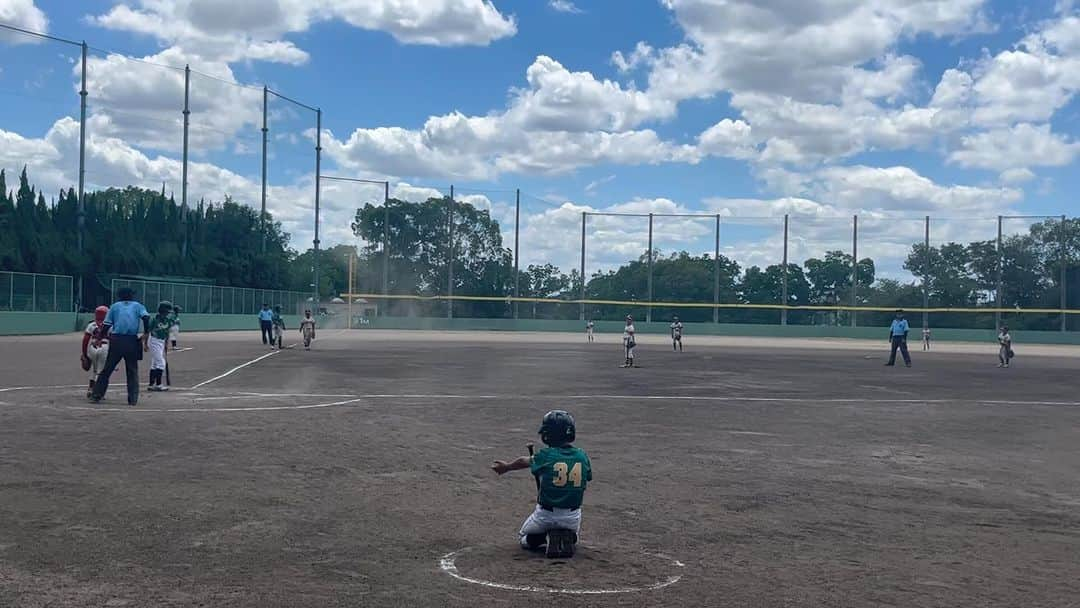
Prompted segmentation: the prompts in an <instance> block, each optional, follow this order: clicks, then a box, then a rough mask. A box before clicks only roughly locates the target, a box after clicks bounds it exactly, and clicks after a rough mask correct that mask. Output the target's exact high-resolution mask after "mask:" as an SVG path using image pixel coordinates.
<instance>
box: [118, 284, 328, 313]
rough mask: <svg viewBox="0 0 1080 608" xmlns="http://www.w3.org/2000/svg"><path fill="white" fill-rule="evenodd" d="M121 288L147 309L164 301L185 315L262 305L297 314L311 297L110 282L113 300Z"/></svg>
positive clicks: (242, 289)
mask: <svg viewBox="0 0 1080 608" xmlns="http://www.w3.org/2000/svg"><path fill="white" fill-rule="evenodd" d="M122 287H130V288H132V289H134V290H135V294H136V298H137V299H138V300H139V301H140V302H142V303H143V304H144V305H145V306H146V307H147V308H150V309H153V308H154V307H156V306H157V304H158V302H161V301H162V300H168V301H169V302H172V303H173V305H174V306H180V307H181V308H183V311H184V312H185V313H188V314H205V315H253V314H255V313H257V312H258V311H259V309H260V308H262V305H263V304H269V305H270V306H280V307H281V309H282V310H283V311H284V312H285V313H286V314H298V313H299V312H300V311H301V310H302V309H303V308H304V307H305V306H310V304H309V302H310V300H309V299H310V297H311V294H307V293H301V292H299V291H280V290H275V289H249V288H246V287H218V286H216V285H195V284H187V283H169V282H164V281H142V280H132V279H113V280H112V293H113V296H114V297H115V295H116V292H117V290H118V289H120V288H122Z"/></svg>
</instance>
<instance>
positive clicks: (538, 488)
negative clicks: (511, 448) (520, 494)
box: [525, 443, 540, 493]
mask: <svg viewBox="0 0 1080 608" xmlns="http://www.w3.org/2000/svg"><path fill="white" fill-rule="evenodd" d="M525 447H527V448H529V459H530V460H532V457H533V444H532V443H526V444H525ZM533 479H535V480H536V491H537V493H539V492H540V477H534V478H533Z"/></svg>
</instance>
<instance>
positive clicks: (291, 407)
mask: <svg viewBox="0 0 1080 608" xmlns="http://www.w3.org/2000/svg"><path fill="white" fill-rule="evenodd" d="M363 400H364V398H362V397H361V398H357V399H347V400H345V401H332V402H330V403H312V404H309V405H267V406H258V407H176V408H145V407H141V406H138V405H135V406H128V407H93V406H88V405H72V406H67V407H66V409H71V410H83V411H91V412H131V413H159V414H186V413H213V412H223V413H227V412H273V411H279V410H311V409H320V408H326V407H337V406H341V405H350V404H353V403H357V402H359V401H363ZM61 407H63V406H61Z"/></svg>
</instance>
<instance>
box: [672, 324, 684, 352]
mask: <svg viewBox="0 0 1080 608" xmlns="http://www.w3.org/2000/svg"><path fill="white" fill-rule="evenodd" d="M682 329H683V327H682V321H680V320H679V317H675V318H674V319H672V321H671V350H677V351H679V352H680V353H681V352H682Z"/></svg>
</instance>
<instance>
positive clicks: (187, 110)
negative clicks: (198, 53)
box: [180, 65, 191, 207]
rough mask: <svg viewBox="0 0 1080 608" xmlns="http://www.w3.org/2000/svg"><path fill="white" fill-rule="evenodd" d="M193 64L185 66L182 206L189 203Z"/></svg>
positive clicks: (181, 164)
mask: <svg viewBox="0 0 1080 608" xmlns="http://www.w3.org/2000/svg"><path fill="white" fill-rule="evenodd" d="M190 97H191V66H190V65H185V66H184V149H183V151H182V152H181V161H180V206H181V207H184V206H186V205H187V185H188V177H187V174H188V129H189V127H190V126H191V104H190V103H189V102H190Z"/></svg>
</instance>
